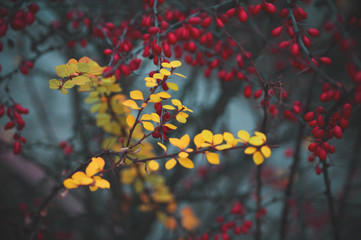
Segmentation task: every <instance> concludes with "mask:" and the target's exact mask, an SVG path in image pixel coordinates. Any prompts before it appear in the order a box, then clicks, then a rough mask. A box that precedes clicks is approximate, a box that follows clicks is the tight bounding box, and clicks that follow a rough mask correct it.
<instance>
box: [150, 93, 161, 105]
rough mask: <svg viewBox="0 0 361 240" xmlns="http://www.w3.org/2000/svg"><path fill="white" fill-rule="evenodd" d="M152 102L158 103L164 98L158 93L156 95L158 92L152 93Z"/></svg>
mask: <svg viewBox="0 0 361 240" xmlns="http://www.w3.org/2000/svg"><path fill="white" fill-rule="evenodd" d="M149 98H150V102H154V103H157V102H161V101H162V99H161V98H160V97H159V96H158V95H156V94H152V95H150V97H149Z"/></svg>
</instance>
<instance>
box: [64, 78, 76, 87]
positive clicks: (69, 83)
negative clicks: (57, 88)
mask: <svg viewBox="0 0 361 240" xmlns="http://www.w3.org/2000/svg"><path fill="white" fill-rule="evenodd" d="M63 87H64V88H72V87H74V82H73V81H72V80H68V81H66V82H65V83H64V85H63Z"/></svg>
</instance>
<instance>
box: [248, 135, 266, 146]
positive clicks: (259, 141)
mask: <svg viewBox="0 0 361 240" xmlns="http://www.w3.org/2000/svg"><path fill="white" fill-rule="evenodd" d="M249 143H250V144H251V145H253V146H257V147H258V146H261V145H262V144H263V143H264V141H263V140H262V138H261V137H259V136H253V137H251V138H250V139H249Z"/></svg>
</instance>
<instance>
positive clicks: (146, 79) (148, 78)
mask: <svg viewBox="0 0 361 240" xmlns="http://www.w3.org/2000/svg"><path fill="white" fill-rule="evenodd" d="M144 80H145V81H146V82H152V83H155V82H156V81H155V79H154V78H151V77H146V78H144Z"/></svg>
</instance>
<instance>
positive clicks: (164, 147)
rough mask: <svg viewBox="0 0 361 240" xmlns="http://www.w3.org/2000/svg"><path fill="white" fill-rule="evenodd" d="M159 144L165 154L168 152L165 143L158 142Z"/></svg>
mask: <svg viewBox="0 0 361 240" xmlns="http://www.w3.org/2000/svg"><path fill="white" fill-rule="evenodd" d="M157 144H158V145H159V146H161V148H163V150H164V152H167V147H166V146H165V145H164V144H163V143H160V142H157Z"/></svg>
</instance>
